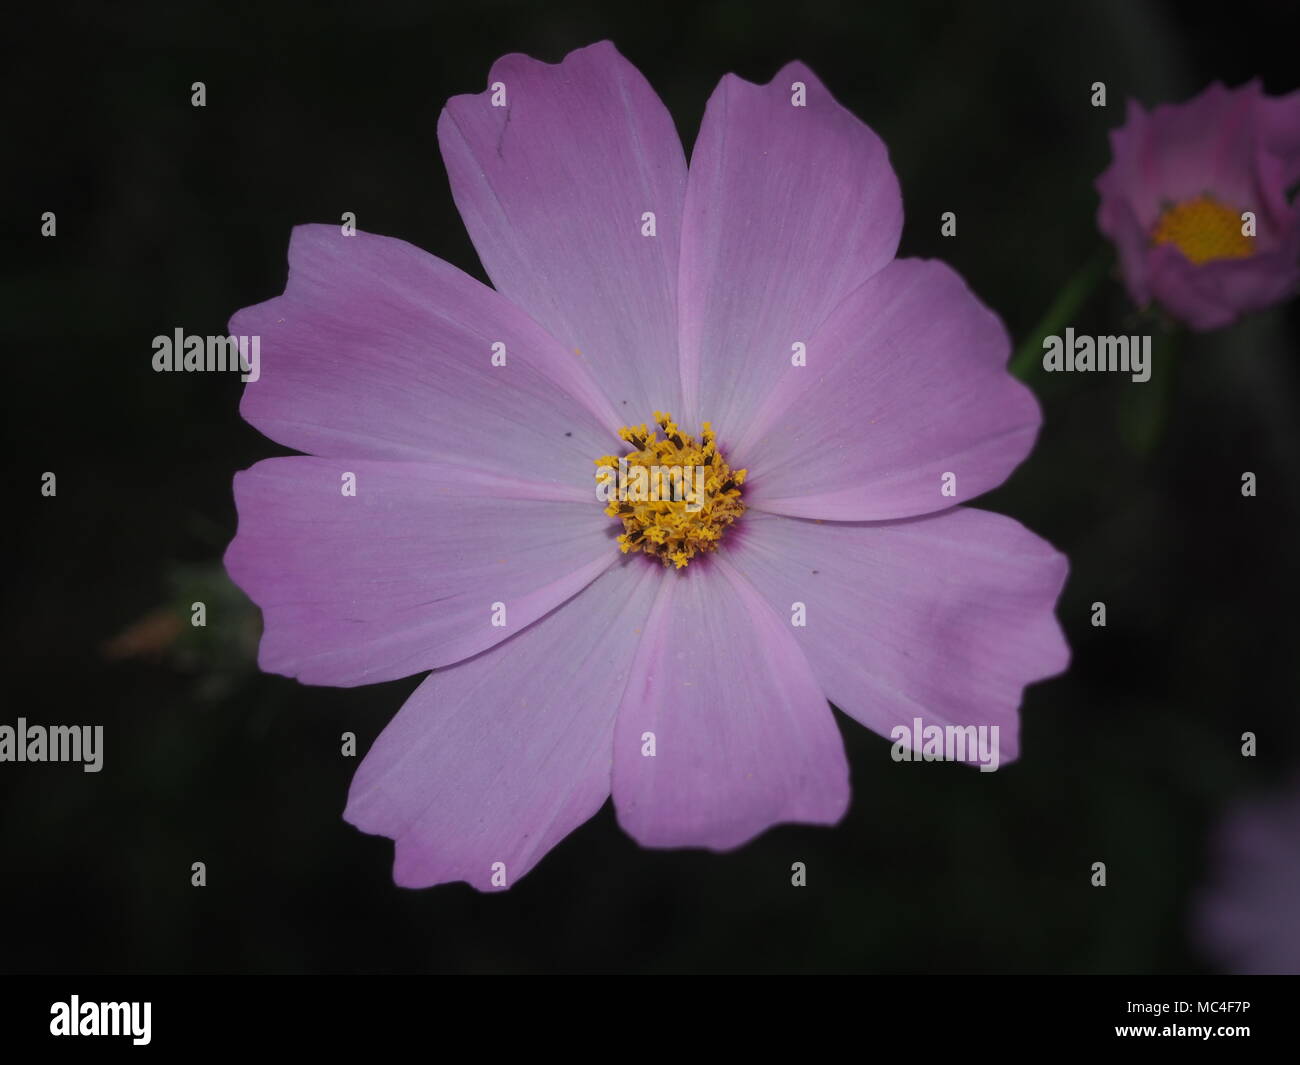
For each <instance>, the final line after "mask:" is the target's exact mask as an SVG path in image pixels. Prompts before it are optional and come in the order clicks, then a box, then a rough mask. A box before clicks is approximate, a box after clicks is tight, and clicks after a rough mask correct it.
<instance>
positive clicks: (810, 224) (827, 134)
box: [673, 63, 903, 445]
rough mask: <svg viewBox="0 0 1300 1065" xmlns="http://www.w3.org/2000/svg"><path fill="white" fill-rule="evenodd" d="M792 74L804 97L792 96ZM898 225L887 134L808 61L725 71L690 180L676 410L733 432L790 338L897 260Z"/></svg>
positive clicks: (776, 370)
mask: <svg viewBox="0 0 1300 1065" xmlns="http://www.w3.org/2000/svg"><path fill="white" fill-rule="evenodd" d="M795 82H802V83H803V85H804V86H805V88H806V94H807V95H806V104H807V106H805V107H795V106H792V104H791V100H792V89H791V86H792V85H793V84H794V83H795ZM902 224H903V202H902V197H901V196H900V194H899V190H898V180H897V178H895V176H894V172H893V170H892V169H891V167H890V165H889V157H888V154H887V152H886V151H885V146H884V144H883V143H882V142H881V140H880V138H879V137H877V136H876V135H875V134H874V133H873V132H872V131H871V130H870V129H868V128H867V127H866V126H865V125H863V124H862V122H860V121H859V120H858V119H857V118H855V117H854V116H853V115H852V114H850V113H849V112H848V111H846V110H845V109H844V108H843V107H841V106H840V105H839V104H838V103H836V101H835V100H834V98H833V97H832V96H831V95H830V93H829V92H827V90H826V87H825V86H824V85H822V83H821V82H820V81H819V80H818V79H817V77H816V76H815V75H814V74H813V73H812V71H810V70H809V69H808V68H807V67H805V66H804V65H803V64H802V63H791V64H789V65H787V66H786V67H784V68H783V69H782V70H781V72H780V73H779V74H777V76H776V77H775V78H774V79H773V80H772V81H771V82H770V83H769V84H767V85H762V86H759V85H752V84H750V83H749V82H747V81H742V80H741V79H740V78H737V77H736V76H734V75H727V76H726V77H724V78H723V79H722V81H721V83H720V84H719V85H718V88H717V90H716V91H715V92H714V93H713V96H712V98H711V99H710V100H709V106H708V110H707V111H706V112H705V115H704V124H703V126H702V127H701V129H700V135H699V139H698V141H697V142H696V145H695V151H694V152H693V154H692V155H691V169H690V180H689V184H688V187H687V192H686V221H685V224H684V226H683V230H682V268H681V281H680V285H679V290H680V292H681V358H682V381H683V388H684V389H685V392H686V407H685V410H684V411H683V412H682V413H681V415H680V416H679V420H681V421H682V423H683V424H685V425H691V426H694V425H695V423H696V422H698V421H699V420H701V419H703V420H708V421H711V422H712V423H713V425H714V427H715V429H716V430H717V431H718V433H719V437H720V439H721V440H722V442H723V443H724V445H725V443H726V442H727V440H728V439H731V438H733V437H734V434H735V433H736V432H738V431H739V430H738V429H737V427H738V426H742V425H744V424H745V422H746V420H747V418H748V416H749V415H750V413H751V412H752V410H753V409H754V408H755V407H756V406H757V405H758V403H759V401H760V400H761V399H762V398H763V397H764V396H766V395H767V394H768V392H769V391H771V389H772V387H773V385H774V383H775V382H776V381H777V380H778V379H779V377H780V375H781V370H782V368H783V367H785V366H788V365H790V357H791V350H792V345H793V344H795V343H799V342H802V343H807V342H808V341H809V340H810V339H811V337H812V335H813V333H814V332H815V331H816V329H817V327H818V326H820V325H821V324H822V322H823V321H824V320H825V318H826V316H827V315H828V314H829V313H830V311H831V309H832V308H834V307H835V305H836V304H838V303H839V302H840V300H842V299H843V298H844V297H845V296H847V295H848V294H849V293H850V292H852V291H853V290H854V289H855V288H857V287H858V286H859V285H860V284H862V282H863V281H865V280H866V279H867V278H869V277H870V276H871V275H872V274H874V273H875V272H876V271H877V270H879V269H881V267H883V266H884V265H885V264H886V263H888V262H889V261H890V259H892V258H893V256H894V252H895V250H896V249H897V247H898V237H899V233H900V231H901V229H902ZM673 413H674V414H676V413H677V412H676V411H674V412H673Z"/></svg>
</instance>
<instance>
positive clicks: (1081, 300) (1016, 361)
mask: <svg viewBox="0 0 1300 1065" xmlns="http://www.w3.org/2000/svg"><path fill="white" fill-rule="evenodd" d="M1109 262H1110V252H1109V250H1108V249H1106V248H1099V249H1098V250H1097V251H1096V252H1095V253H1094V254H1093V256H1092V258H1090V259H1089V260H1088V261H1087V262H1086V263H1084V264H1083V266H1081V267H1080V268H1079V270H1078V271H1077V272H1076V273H1075V275H1074V276H1073V277H1071V278H1070V280H1069V281H1067V282H1066V283H1065V287H1064V288H1062V289H1061V290H1060V291H1059V292H1058V293H1057V294H1056V299H1054V300H1053V301H1052V305H1051V306H1050V307H1048V308H1047V313H1046V314H1044V315H1043V317H1042V318H1040V319H1039V321H1038V326H1037V327H1036V328H1035V329H1034V331H1033V332H1032V333H1030V334H1029V336H1028V337H1027V338H1026V339H1025V341H1024V343H1022V344H1021V345H1020V347H1018V348H1017V349H1016V353H1015V355H1014V356H1012V359H1011V366H1010V370H1011V372H1012V373H1013V374H1014V375H1015V376H1016V377H1018V378H1020V380H1022V381H1028V380H1029V377H1030V375H1031V374H1032V373H1033V370H1034V367H1036V366H1039V365H1041V360H1042V357H1043V340H1044V339H1045V338H1046V337H1049V336H1057V335H1059V334H1060V332H1061V331H1062V330H1063V329H1064V328H1065V327H1066V326H1067V325H1069V324H1070V322H1071V321H1072V320H1073V319H1074V317H1075V315H1077V314H1078V313H1079V310H1080V308H1082V307H1083V305H1084V304H1085V303H1086V302H1087V301H1088V297H1089V296H1091V295H1092V293H1093V290H1094V289H1095V288H1096V287H1097V283H1098V282H1099V281H1100V280H1101V279H1102V278H1103V277H1105V276H1106V267H1107V265H1108V264H1109Z"/></svg>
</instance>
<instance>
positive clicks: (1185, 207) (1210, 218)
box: [1151, 195, 1255, 266]
mask: <svg viewBox="0 0 1300 1065" xmlns="http://www.w3.org/2000/svg"><path fill="white" fill-rule="evenodd" d="M1241 228H1242V221H1241V214H1240V213H1239V212H1237V211H1234V210H1233V209H1232V208H1231V207H1225V206H1224V205H1223V204H1221V203H1219V202H1218V200H1216V199H1214V198H1213V197H1212V196H1209V195H1205V196H1197V197H1196V198H1195V199H1191V200H1184V201H1183V202H1182V203H1176V204H1173V205H1171V206H1169V207H1166V208H1165V210H1164V213H1162V214H1161V215H1160V218H1159V220H1158V221H1157V222H1156V226H1155V229H1153V230H1152V231H1151V239H1152V240H1153V241H1154V242H1155V243H1156V244H1172V245H1174V247H1176V248H1177V249H1178V250H1179V251H1181V252H1182V253H1183V254H1184V255H1186V256H1187V258H1189V259H1190V260H1191V261H1192V262H1194V263H1195V264H1196V265H1197V266H1200V265H1201V263H1208V262H1212V261H1213V260H1215V259H1245V258H1248V257H1249V256H1251V255H1253V254H1254V252H1255V241H1254V238H1253V237H1248V236H1246V235H1245V234H1244V233H1242V231H1241Z"/></svg>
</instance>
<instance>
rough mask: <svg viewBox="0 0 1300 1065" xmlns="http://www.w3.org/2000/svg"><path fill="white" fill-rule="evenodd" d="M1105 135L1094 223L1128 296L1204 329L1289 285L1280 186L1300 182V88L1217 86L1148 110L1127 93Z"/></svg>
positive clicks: (1288, 230) (1295, 225) (1296, 275)
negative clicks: (1120, 115) (1276, 91)
mask: <svg viewBox="0 0 1300 1065" xmlns="http://www.w3.org/2000/svg"><path fill="white" fill-rule="evenodd" d="M1110 143H1111V155H1112V160H1111V164H1110V167H1109V168H1108V169H1107V170H1106V171H1105V173H1103V174H1102V175H1101V176H1100V177H1099V178H1098V179H1097V191H1098V192H1099V193H1100V194H1101V206H1100V208H1099V209H1098V211H1097V225H1098V227H1099V228H1100V229H1101V231H1102V232H1103V233H1105V234H1106V236H1108V237H1109V238H1110V239H1111V240H1112V241H1114V243H1115V247H1116V248H1117V249H1118V251H1119V262H1120V270H1121V272H1122V273H1123V276H1124V282H1125V284H1126V286H1127V288H1128V292H1129V295H1130V297H1131V298H1132V299H1133V302H1134V303H1136V304H1137V305H1138V306H1140V307H1145V306H1146V305H1147V304H1148V303H1150V302H1151V301H1152V300H1155V301H1156V302H1157V303H1159V304H1161V305H1162V306H1163V307H1164V308H1165V309H1166V310H1167V311H1168V312H1169V313H1170V314H1172V315H1173V316H1174V317H1175V318H1178V319H1179V320H1181V321H1183V322H1185V323H1186V324H1187V325H1189V326H1191V327H1192V328H1193V329H1197V330H1207V329H1217V328H1219V327H1220V326H1224V325H1228V324H1229V323H1231V322H1232V321H1234V320H1235V319H1236V318H1237V317H1238V316H1239V315H1241V314H1243V313H1245V312H1247V311H1254V310H1259V309H1261V308H1263V307H1267V306H1269V305H1270V304H1273V303H1277V302H1278V301H1279V300H1282V299H1285V298H1287V296H1289V295H1290V294H1291V293H1292V292H1294V291H1295V288H1296V285H1297V282H1300V215H1298V214H1297V211H1296V206H1295V204H1294V203H1292V202H1289V201H1288V199H1287V192H1288V189H1289V188H1290V187H1291V186H1292V185H1294V184H1295V182H1296V181H1297V180H1300V91H1297V92H1293V93H1291V94H1290V95H1288V96H1276V97H1274V96H1266V95H1265V94H1264V91H1263V89H1262V87H1261V86H1260V84H1259V82H1258V81H1252V82H1249V83H1248V84H1246V85H1243V86H1241V87H1240V88H1238V89H1226V88H1224V87H1223V86H1222V85H1220V84H1217V83H1216V84H1214V85H1211V86H1210V87H1209V88H1207V89H1206V90H1205V91H1204V92H1202V93H1201V94H1200V95H1199V96H1197V97H1195V98H1194V99H1192V100H1189V101H1187V102H1186V103H1183V104H1163V105H1161V106H1159V107H1157V108H1155V110H1153V111H1151V112H1150V113H1149V114H1148V113H1147V112H1146V111H1144V110H1143V109H1142V107H1141V105H1139V104H1137V103H1136V102H1134V101H1132V100H1130V101H1129V105H1128V117H1127V121H1126V122H1125V124H1124V125H1123V126H1122V127H1121V128H1119V129H1117V130H1113V131H1112V132H1111V135H1110ZM1248 212H1249V215H1252V216H1253V222H1252V220H1251V218H1249V217H1247V213H1248Z"/></svg>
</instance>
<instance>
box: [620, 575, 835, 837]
mask: <svg viewBox="0 0 1300 1065" xmlns="http://www.w3.org/2000/svg"><path fill="white" fill-rule="evenodd" d="M664 576H665V579H664V580H663V581H662V582H661V589H660V593H659V597H658V599H657V600H656V601H655V606H654V609H653V611H652V612H651V615H650V620H649V622H648V623H647V626H646V633H645V638H644V639H643V641H642V643H641V647H640V650H639V651H638V653H637V658H636V661H635V663H634V664H633V667H632V682H631V683H630V684H629V685H628V689H627V692H626V694H625V695H624V697H623V704H622V706H620V707H619V712H618V726H617V729H616V732H615V745H614V802H615V805H616V807H617V809H618V819H619V823H620V824H621V825H622V826H623V828H624V829H625V830H626V831H627V832H628V833H630V834H631V835H632V836H633V837H635V838H636V839H637V841H638V842H640V843H642V844H644V845H645V846H648V847H682V846H696V847H709V848H712V849H715V850H726V849H728V848H731V847H737V846H739V845H740V844H742V843H744V842H745V841H746V840H748V839H750V838H752V837H753V836H755V835H757V834H758V833H760V832H762V831H763V830H764V829H766V828H768V827H769V826H771V825H773V824H776V823H777V822H781V821H805V822H813V823H816V824H833V823H834V822H836V821H838V820H839V819H840V817H841V816H843V813H844V810H845V808H846V806H847V805H848V796H849V784H848V765H847V762H846V760H845V757H844V746H843V742H842V741H841V739H840V735H839V730H838V729H837V728H836V725H835V721H834V717H833V715H832V714H831V711H830V707H828V706H827V705H826V699H825V697H824V696H823V695H822V693H821V690H820V689H819V687H818V685H817V682H816V680H815V679H814V678H813V675H812V672H811V670H810V669H809V667H808V662H807V660H806V659H805V658H804V655H803V654H802V652H801V651H800V649H799V646H798V644H797V643H796V642H795V640H794V638H793V637H792V636H791V635H790V633H789V632H788V631H787V627H786V625H785V623H784V622H782V620H781V619H780V618H778V617H777V616H775V615H774V614H773V613H772V611H771V609H770V608H769V607H768V606H767V605H766V604H765V603H763V601H762V599H761V598H760V597H759V595H758V593H757V592H755V591H754V589H753V588H751V587H749V586H748V585H747V583H746V582H745V581H744V580H743V579H742V578H740V577H739V576H738V575H737V574H736V573H735V571H734V570H732V569H731V568H730V567H729V566H728V565H727V564H726V563H725V562H723V561H721V560H720V559H719V558H716V557H715V558H710V559H707V560H697V561H696V562H695V563H693V564H692V565H691V566H690V567H689V568H687V569H685V570H682V571H680V572H676V573H668V574H665V575H664ZM648 733H653V734H654V745H655V754H654V755H653V757H649V756H646V755H645V754H643V751H644V750H647V749H648V748H646V746H645V745H646V744H647V742H648V736H647V734H648Z"/></svg>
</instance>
